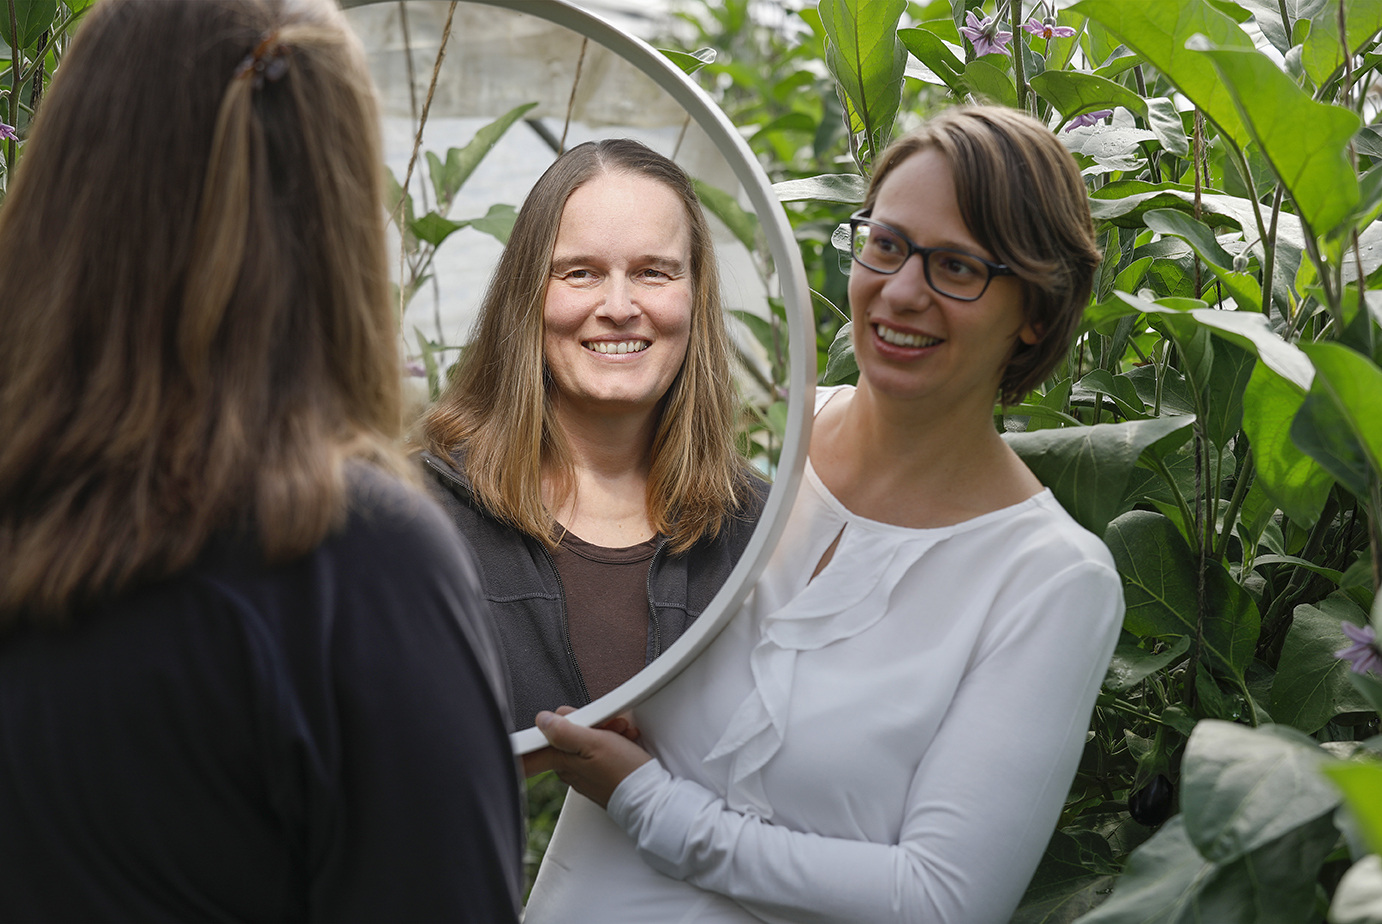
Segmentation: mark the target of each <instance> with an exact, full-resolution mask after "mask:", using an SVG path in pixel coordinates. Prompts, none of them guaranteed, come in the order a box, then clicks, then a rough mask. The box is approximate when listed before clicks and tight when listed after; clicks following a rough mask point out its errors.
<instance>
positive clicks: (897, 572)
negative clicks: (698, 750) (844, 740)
mask: <svg viewBox="0 0 1382 924" xmlns="http://www.w3.org/2000/svg"><path fill="white" fill-rule="evenodd" d="M806 480H807V482H808V484H809V488H808V490H812V491H814V492H815V493H816V494H817V496H818V498H819V500H820V502H821V503H822V504H823V505H824V506H825V507H826V508H827V509H828V510H829V511H830V512H831V513H832V514H833V516H834V518H836V519H838V520H839V521H840V523H841V525H842V528H843V530H844V533H843V535H842V536H841V538H840V543H839V545H838V546H837V547H836V549H835V554H834V556H833V557H832V558H831V561H830V563H829V565H827V566H826V568H825V569H824V570H822V571H821V573H820V574H818V575H816V576H815V578H814V579H811V580H810V581H809V582H808V583H807V584H806V586H805V587H804V588H802V589H801V590H800V591H799V592H798V593H796V594H795V595H794V596H793V597H792V599H791V600H789V601H788V602H787V604H786V605H785V606H783V607H780V608H779V609H778V610H776V611H775V612H772V613H768V614H765V615H763V616H762V617H761V618H760V619H759V622H758V628H759V638H758V641H757V642H756V643H755V645H754V647H753V650H752V652H751V653H750V655H749V664H750V668H751V670H752V674H753V688H752V689H751V690H750V691H749V693H748V695H747V696H746V697H745V698H744V700H743V701H742V702H741V703H740V704H739V706H738V708H737V709H736V710H735V711H734V713H733V714H732V716H731V717H730V720H729V723H728V725H727V726H726V728H725V731H724V733H723V734H722V735H721V736H720V739H719V741H717V742H716V744H715V746H714V747H713V748H711V750H710V753H709V754H707V755H706V757H705V758H704V760H703V764H704V766H705V767H706V769H707V770H708V771H710V772H711V773H712V774H716V775H717V774H718V773H720V772H724V773H725V774H726V775H727V791H726V793H725V799H726V802H727V803H728V805H729V807H730V808H732V809H735V810H736V811H740V812H746V813H751V814H754V815H757V816H759V817H761V818H763V819H765V820H766V819H771V818H772V815H773V809H772V805H771V803H770V802H769V801H768V798H767V795H766V793H765V792H764V789H763V780H762V769H763V767H764V766H765V765H766V764H767V763H768V761H769V760H771V759H772V758H773V756H774V755H775V754H777V752H778V750H780V749H781V747H782V741H783V736H784V734H785V732H786V724H787V716H788V713H789V708H790V703H791V694H792V682H793V677H794V675H795V673H796V660H797V654H798V652H801V651H812V650H815V649H818V648H823V647H825V646H826V645H830V644H833V643H834V642H838V641H842V640H844V639H848V638H851V637H853V636H855V635H858V634H859V633H861V632H863V631H865V630H867V629H869V628H870V627H872V626H873V625H875V624H877V623H878V621H879V620H881V619H882V618H883V617H884V615H886V614H887V612H888V608H889V607H888V603H889V598H890V597H891V595H892V592H893V590H894V588H896V587H897V586H898V584H899V583H900V581H901V579H902V577H903V575H904V574H906V573H907V571H909V570H910V569H911V568H912V567H913V566H914V565H916V563H917V562H918V561H920V559H921V558H922V556H924V555H925V554H926V553H927V552H928V551H930V550H931V549H932V548H934V547H935V546H936V545H937V544H938V543H940V542H943V541H945V540H946V539H948V538H950V537H952V536H956V535H959V534H961V533H965V532H969V531H970V530H972V529H977V528H980V527H982V526H985V525H988V524H990V523H992V522H994V521H996V520H1004V519H1008V518H1010V517H1013V516H1016V515H1018V514H1019V513H1021V512H1022V511H1023V510H1025V509H1027V508H1029V507H1033V506H1041V505H1044V504H1045V503H1046V501H1045V498H1049V497H1051V492H1050V491H1049V490H1044V491H1041V492H1039V493H1037V494H1035V495H1033V496H1032V497H1029V498H1027V499H1026V500H1024V501H1021V502H1019V503H1017V504H1013V505H1011V506H1008V507H1003V508H1000V509H998V510H994V511H990V512H989V513H985V514H981V515H980V516H977V517H973V518H971V519H968V520H965V521H963V522H961V523H956V524H953V525H950V526H943V527H936V528H925V529H920V528H913V527H906V526H896V525H894V524H891V523H883V522H881V521H878V520H871V519H869V518H867V517H862V516H859V515H858V514H855V513H854V512H852V511H851V510H849V509H848V508H847V507H845V506H844V504H842V503H841V502H840V501H839V499H838V498H836V497H835V496H834V495H833V494H831V493H830V490H829V489H828V488H827V487H826V486H825V484H824V483H823V482H821V480H820V478H819V476H818V475H817V474H816V472H815V469H814V468H813V467H812V465H811V462H810V460H809V459H808V460H807V462H806ZM879 535H882V536H885V537H887V538H886V542H884V543H880V542H878V541H877V539H876V538H874V537H877V536H879ZM870 540H872V541H870ZM838 575H848V576H849V578H848V580H841V579H838V578H837V577H836V576H838Z"/></svg>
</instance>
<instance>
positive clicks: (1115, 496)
mask: <svg viewBox="0 0 1382 924" xmlns="http://www.w3.org/2000/svg"><path fill="white" fill-rule="evenodd" d="M1193 422H1194V418H1191V417H1170V418H1159V419H1155V420H1135V421H1128V422H1126V423H1118V424H1096V425H1094V426H1092V427H1065V428H1062V429H1059V430H1038V431H1036V432H1034V433H1008V434H1004V438H1005V439H1006V440H1007V441H1008V445H1009V446H1011V447H1012V448H1013V450H1014V451H1016V452H1017V454H1018V455H1019V456H1021V457H1022V461H1023V462H1025V463H1027V467H1028V468H1030V469H1031V470H1032V472H1033V474H1035V475H1036V476H1037V478H1039V479H1041V482H1042V484H1044V485H1046V486H1047V487H1048V488H1050V489H1051V492H1052V493H1053V494H1055V495H1056V499H1057V500H1059V501H1060V502H1061V506H1063V507H1065V509H1066V510H1067V511H1069V512H1070V515H1071V516H1073V517H1074V518H1075V519H1076V520H1078V521H1079V523H1080V525H1081V526H1083V527H1084V528H1085V529H1087V530H1089V531H1090V532H1092V533H1094V534H1095V535H1102V534H1103V532H1104V529H1105V527H1107V526H1108V522H1109V520H1110V519H1112V518H1113V517H1114V516H1115V515H1116V514H1117V513H1118V511H1119V510H1120V509H1121V507H1122V505H1123V495H1124V491H1125V489H1126V488H1127V485H1128V477H1129V476H1130V475H1131V474H1132V470H1133V466H1135V465H1136V464H1137V460H1138V459H1139V458H1140V457H1141V456H1142V453H1143V452H1144V451H1146V450H1147V448H1148V447H1150V446H1152V445H1153V444H1155V443H1158V442H1160V441H1161V440H1164V439H1167V438H1168V437H1171V435H1172V434H1182V436H1181V440H1182V441H1183V440H1184V439H1188V438H1189V435H1190V426H1191V424H1192V423H1193Z"/></svg>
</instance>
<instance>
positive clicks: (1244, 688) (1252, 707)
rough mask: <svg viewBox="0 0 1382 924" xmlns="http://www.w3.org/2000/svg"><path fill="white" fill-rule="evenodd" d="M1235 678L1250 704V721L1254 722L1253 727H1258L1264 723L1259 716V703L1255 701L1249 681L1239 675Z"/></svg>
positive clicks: (1244, 697)
mask: <svg viewBox="0 0 1382 924" xmlns="http://www.w3.org/2000/svg"><path fill="white" fill-rule="evenodd" d="M1233 679H1234V681H1235V682H1236V683H1237V685H1238V689H1239V690H1240V691H1242V693H1243V700H1244V701H1245V702H1246V703H1247V704H1248V721H1249V722H1250V723H1252V727H1253V728H1256V727H1257V726H1259V725H1261V724H1262V722H1261V720H1259V719H1258V717H1257V703H1255V702H1253V700H1252V694H1251V693H1249V692H1248V685H1247V683H1246V682H1245V681H1243V680H1242V679H1241V678H1238V677H1235V678H1233Z"/></svg>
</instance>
